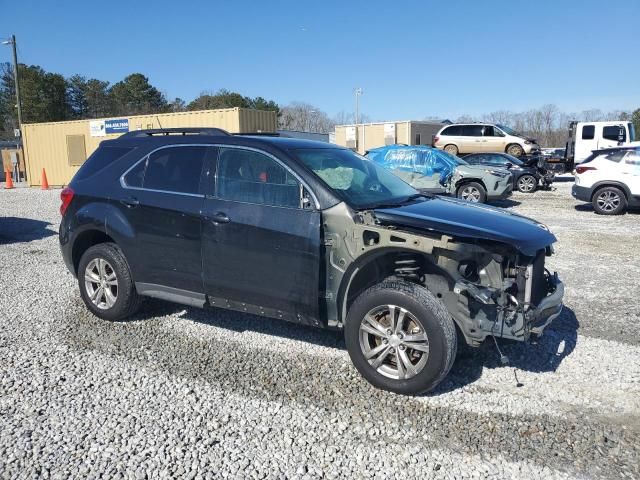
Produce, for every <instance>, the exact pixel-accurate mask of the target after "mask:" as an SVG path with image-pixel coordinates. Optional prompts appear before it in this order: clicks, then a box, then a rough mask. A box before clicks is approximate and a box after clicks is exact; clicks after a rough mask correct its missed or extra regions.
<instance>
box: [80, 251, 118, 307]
mask: <svg viewBox="0 0 640 480" xmlns="http://www.w3.org/2000/svg"><path fill="white" fill-rule="evenodd" d="M84 288H85V289H86V292H87V296H88V297H89V300H91V302H92V303H93V304H94V305H95V306H96V307H98V308H99V309H101V310H107V309H109V308H111V307H113V306H114V305H115V303H116V300H117V299H118V278H117V276H116V272H115V270H114V269H113V267H112V266H111V264H110V263H109V262H107V261H106V260H105V259H104V258H94V259H93V260H91V261H90V262H89V264H88V265H87V268H86V269H85V272H84Z"/></svg>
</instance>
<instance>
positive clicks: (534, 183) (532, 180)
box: [516, 175, 538, 193]
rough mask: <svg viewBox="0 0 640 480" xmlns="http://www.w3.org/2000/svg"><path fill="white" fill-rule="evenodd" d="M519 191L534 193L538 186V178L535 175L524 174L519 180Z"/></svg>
mask: <svg viewBox="0 0 640 480" xmlns="http://www.w3.org/2000/svg"><path fill="white" fill-rule="evenodd" d="M516 185H517V188H518V191H520V192H522V193H533V192H535V191H536V188H537V187H538V179H537V178H536V177H534V176H533V175H522V176H521V177H520V178H518V182H517V184H516Z"/></svg>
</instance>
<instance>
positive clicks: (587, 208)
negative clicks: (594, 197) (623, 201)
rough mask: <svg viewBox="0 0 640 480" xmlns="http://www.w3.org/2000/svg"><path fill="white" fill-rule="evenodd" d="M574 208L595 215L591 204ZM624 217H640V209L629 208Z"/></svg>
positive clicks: (583, 204) (582, 204)
mask: <svg viewBox="0 0 640 480" xmlns="http://www.w3.org/2000/svg"><path fill="white" fill-rule="evenodd" d="M573 208H575V209H576V211H577V212H591V213H593V214H595V212H594V210H593V205H591V204H590V203H579V204H578V205H576V206H575V207H573ZM623 215H640V208H635V207H634V208H628V207H627V211H626V213H625V214H623Z"/></svg>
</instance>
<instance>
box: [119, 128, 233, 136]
mask: <svg viewBox="0 0 640 480" xmlns="http://www.w3.org/2000/svg"><path fill="white" fill-rule="evenodd" d="M163 135H206V136H225V137H226V136H229V135H231V134H230V133H229V132H227V131H226V130H223V129H222V128H150V129H147V130H134V131H132V132H127V133H125V134H124V135H121V136H120V137H119V138H146V137H155V136H163Z"/></svg>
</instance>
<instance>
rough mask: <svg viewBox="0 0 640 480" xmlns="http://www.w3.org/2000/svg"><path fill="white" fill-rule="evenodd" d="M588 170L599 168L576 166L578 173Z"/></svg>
mask: <svg viewBox="0 0 640 480" xmlns="http://www.w3.org/2000/svg"><path fill="white" fill-rule="evenodd" d="M587 170H597V168H596V167H576V173H584V172H586V171H587Z"/></svg>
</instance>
